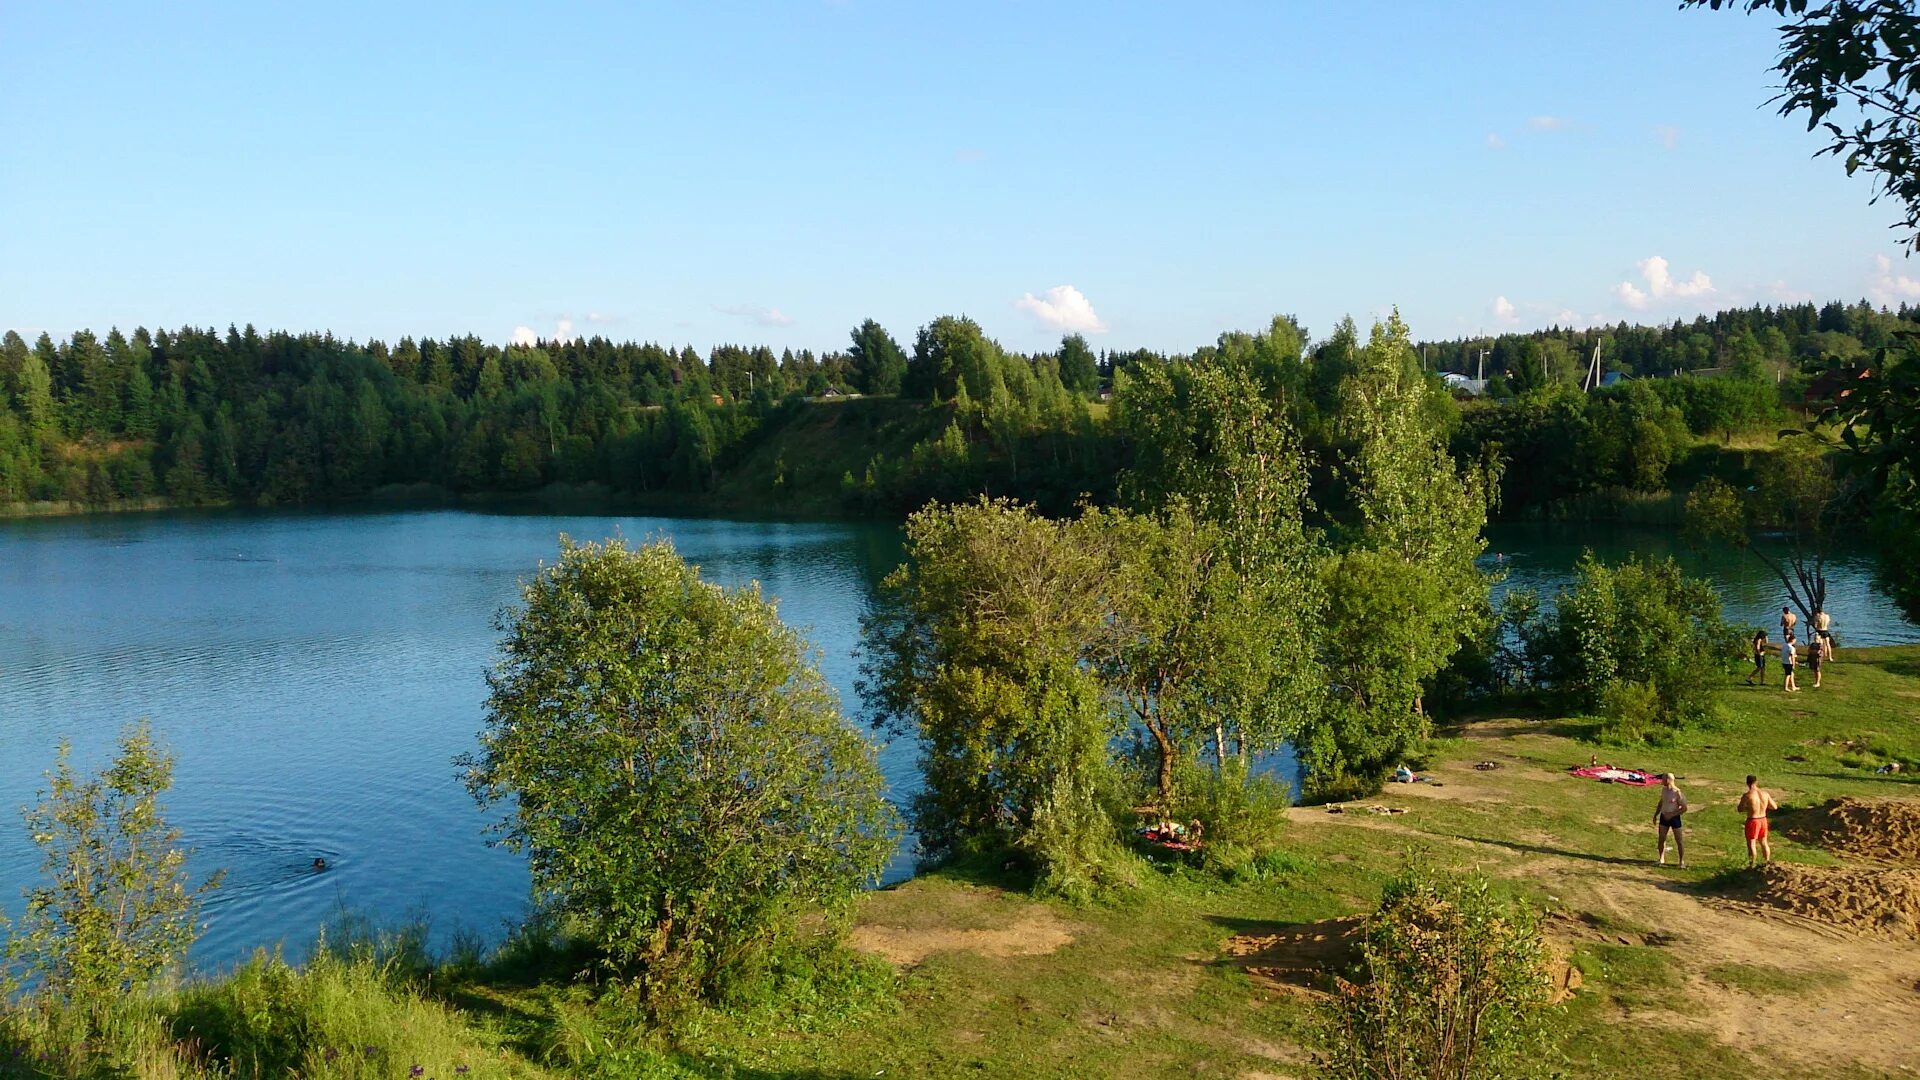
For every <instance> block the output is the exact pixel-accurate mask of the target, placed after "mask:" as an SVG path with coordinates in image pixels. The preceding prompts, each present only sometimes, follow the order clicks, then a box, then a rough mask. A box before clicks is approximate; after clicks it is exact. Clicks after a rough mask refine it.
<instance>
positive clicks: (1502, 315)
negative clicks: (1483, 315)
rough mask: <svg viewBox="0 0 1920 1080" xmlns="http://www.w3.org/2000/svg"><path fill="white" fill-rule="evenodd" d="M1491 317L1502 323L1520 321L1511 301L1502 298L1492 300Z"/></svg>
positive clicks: (1497, 297)
mask: <svg viewBox="0 0 1920 1080" xmlns="http://www.w3.org/2000/svg"><path fill="white" fill-rule="evenodd" d="M1493 317H1494V319H1495V320H1496V321H1499V322H1503V323H1510V322H1518V321H1520V317H1519V315H1517V314H1515V312H1514V310H1513V301H1511V300H1509V299H1507V298H1506V297H1504V296H1496V297H1494V298H1493Z"/></svg>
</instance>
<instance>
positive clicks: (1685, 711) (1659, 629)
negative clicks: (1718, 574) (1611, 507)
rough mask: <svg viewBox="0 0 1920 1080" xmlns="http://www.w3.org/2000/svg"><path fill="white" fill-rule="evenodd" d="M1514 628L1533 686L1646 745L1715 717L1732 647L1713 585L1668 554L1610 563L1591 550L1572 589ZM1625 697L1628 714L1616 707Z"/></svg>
mask: <svg viewBox="0 0 1920 1080" xmlns="http://www.w3.org/2000/svg"><path fill="white" fill-rule="evenodd" d="M1520 632H1521V636H1522V638H1523V639H1524V640H1525V642H1526V650H1527V663H1528V666H1529V669H1530V670H1529V674H1530V675H1531V677H1532V678H1533V680H1534V681H1535V682H1536V683H1537V684H1539V685H1541V686H1543V687H1546V688H1549V689H1551V690H1553V691H1555V692H1556V693H1557V694H1558V695H1559V696H1560V698H1561V700H1562V702H1563V703H1564V704H1565V706H1566V707H1568V708H1571V709H1575V710H1579V711H1583V712H1587V713H1590V714H1591V713H1602V714H1604V715H1606V717H1607V719H1608V720H1610V721H1611V722H1612V724H1613V727H1614V730H1615V734H1617V735H1619V736H1621V737H1623V738H1629V739H1634V738H1638V739H1645V740H1647V741H1653V742H1659V741H1663V740H1664V739H1666V738H1668V737H1669V736H1670V735H1671V733H1672V732H1673V731H1674V730H1675V729H1677V728H1681V727H1685V726H1687V725H1690V724H1696V723H1699V722H1701V721H1703V720H1705V719H1707V718H1708V717H1710V716H1712V715H1713V714H1714V711H1715V709H1716V708H1717V706H1716V704H1715V699H1714V694H1715V691H1716V690H1717V689H1718V688H1719V686H1720V684H1721V681H1722V680H1723V679H1724V677H1725V674H1726V671H1727V666H1728V664H1729V663H1730V662H1731V661H1732V660H1733V658H1734V656H1735V654H1736V653H1737V652H1738V650H1739V643H1738V642H1737V641H1736V640H1735V635H1734V633H1733V631H1732V630H1730V629H1729V628H1728V627H1727V625H1726V624H1725V623H1724V622H1723V621H1722V620H1721V617H1720V598H1719V597H1718V596H1717V595H1716V594H1715V593H1714V591H1713V586H1711V585H1710V584H1708V583H1707V582H1705V581H1702V580H1699V579H1697V578H1689V577H1687V576H1685V575H1684V574H1682V573H1681V572H1680V567H1679V565H1678V564H1677V563H1675V562H1674V561H1673V560H1672V559H1670V558H1669V559H1665V560H1661V561H1649V560H1642V559H1640V558H1637V557H1635V558H1630V559H1628V560H1627V561H1626V562H1624V563H1621V564H1619V565H1617V566H1608V565H1606V564H1605V563H1602V562H1600V561H1599V560H1598V559H1596V558H1594V557H1593V554H1592V553H1591V552H1589V553H1587V554H1586V555H1585V556H1583V557H1582V558H1581V560H1580V562H1579V564H1578V565H1577V566H1576V567H1575V568H1574V581H1573V584H1572V586H1571V587H1569V588H1563V589H1561V590H1560V592H1559V593H1558V595H1557V596H1556V597H1555V602H1554V604H1553V606H1552V609H1551V610H1550V611H1536V612H1535V613H1533V615H1532V617H1531V618H1529V619H1528V620H1527V621H1526V622H1525V623H1524V624H1523V625H1522V627H1521V628H1520ZM1629 702H1631V703H1632V704H1633V705H1635V706H1636V709H1635V710H1633V711H1629V710H1627V709H1625V708H1623V707H1621V706H1624V705H1625V704H1627V703H1629ZM1641 706H1644V707H1645V711H1644V713H1643V712H1641V711H1639V707H1641Z"/></svg>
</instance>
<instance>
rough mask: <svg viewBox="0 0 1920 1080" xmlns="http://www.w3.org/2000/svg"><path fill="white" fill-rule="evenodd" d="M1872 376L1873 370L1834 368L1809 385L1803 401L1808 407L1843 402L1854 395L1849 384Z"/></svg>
mask: <svg viewBox="0 0 1920 1080" xmlns="http://www.w3.org/2000/svg"><path fill="white" fill-rule="evenodd" d="M1872 374H1873V369H1872V368H1868V367H1857V368H1833V369H1831V370H1828V371H1823V372H1821V373H1820V374H1819V375H1816V376H1814V379H1813V381H1812V382H1810V383H1808V384H1807V392H1806V394H1805V395H1804V396H1803V397H1802V398H1801V400H1802V401H1804V402H1805V403H1806V404H1808V405H1820V404H1824V403H1826V402H1829V401H1833V402H1838V401H1843V400H1845V399H1846V397H1847V396H1848V395H1849V394H1852V393H1853V387H1852V386H1850V385H1848V384H1850V383H1856V382H1859V381H1860V380H1861V379H1865V378H1868V377H1869V376H1871V375H1872Z"/></svg>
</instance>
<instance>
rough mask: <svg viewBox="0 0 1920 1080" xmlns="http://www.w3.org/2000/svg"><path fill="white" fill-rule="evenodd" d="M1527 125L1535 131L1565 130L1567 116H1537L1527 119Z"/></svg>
mask: <svg viewBox="0 0 1920 1080" xmlns="http://www.w3.org/2000/svg"><path fill="white" fill-rule="evenodd" d="M1527 126H1528V127H1530V128H1532V129H1533V130H1535V131H1565V130H1566V128H1567V118H1566V117H1564V116H1535V117H1532V118H1530V119H1529V120H1528V121H1527Z"/></svg>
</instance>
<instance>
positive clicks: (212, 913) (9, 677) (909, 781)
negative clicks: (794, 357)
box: [0, 511, 1920, 966]
mask: <svg viewBox="0 0 1920 1080" xmlns="http://www.w3.org/2000/svg"><path fill="white" fill-rule="evenodd" d="M561 533H567V534H570V535H572V536H574V537H575V538H577V539H599V538H602V537H606V536H610V535H615V534H619V535H623V536H625V537H627V538H628V539H629V540H632V541H640V540H645V539H649V538H653V537H656V536H666V537H670V538H672V539H673V541H674V542H675V544H676V545H677V546H678V547H679V549H680V551H681V553H682V554H684V555H685V556H686V557H688V558H689V559H691V560H692V561H694V562H697V563H699V564H700V565H701V566H702V568H703V570H704V571H705V572H706V573H707V574H708V575H709V576H710V577H712V578H714V579H716V580H719V581H722V582H725V583H729V584H739V583H744V582H746V581H749V580H758V581H760V582H761V583H762V585H763V586H764V587H765V588H766V591H767V592H768V593H769V594H770V595H772V596H774V597H777V598H778V599H779V601H780V609H781V613H782V615H783V616H784V617H785V618H786V619H787V620H788V621H789V622H792V623H794V624H796V625H799V626H803V627H806V628H808V631H809V633H810V635H811V637H812V639H813V641H814V643H815V644H816V645H817V646H818V648H819V649H820V651H821V654H822V666H823V668H824V670H825V673H826V675H827V677H828V679H829V680H830V681H831V682H832V683H833V685H834V686H836V687H837V688H838V689H839V690H840V693H841V696H842V699H843V703H844V704H845V706H846V707H847V710H848V712H849V714H850V715H855V716H857V715H858V712H859V702H858V698H857V697H856V695H855V694H854V690H853V684H854V680H855V678H856V675H857V669H858V661H857V659H856V658H855V656H854V649H855V646H856V644H857V640H858V634H859V618H860V615H861V613H862V612H863V611H864V610H865V609H866V608H867V606H868V605H869V604H871V603H872V602H873V596H874V588H875V585H876V584H877V582H878V581H879V579H880V578H881V577H882V576H884V575H885V574H886V572H887V571H888V570H890V569H891V568H892V567H893V566H894V565H895V564H896V563H897V562H898V560H899V557H900V533H899V530H898V529H896V528H894V527H892V526H887V525H871V524H848V523H816V524H788V523H772V522H739V521H718V520H705V519H667V518H645V517H566V516H545V515H502V514H480V513H467V512H461V511H434V512H402V513H378V514H337V513H334V514H320V513H312V514H304V513H286V514H247V513H206V514H189V513H167V514H151V515H146V514H140V515H132V514H130V515H116V516H101V517H85V518H62V519H49V520H31V521H4V522H0V811H4V813H0V910H7V911H14V910H17V909H18V907H19V899H18V898H19V892H20V889H21V888H22V887H23V886H24V885H25V884H27V883H28V882H29V881H31V880H33V879H34V877H35V875H36V874H37V872H38V871H37V861H36V853H35V851H34V849H33V848H32V846H31V845H30V844H29V843H28V841H27V837H26V835H25V832H24V830H23V829H22V828H21V826H20V824H19V818H18V816H17V815H16V814H15V813H14V808H15V807H18V806H20V805H22V804H25V803H27V802H30V801H32V800H33V799H34V797H35V794H36V792H37V791H38V790H39V788H40V786H41V784H42V773H43V771H44V770H45V769H46V768H47V767H48V766H49V765H50V764H51V762H52V759H53V752H54V745H55V743H56V742H57V741H58V740H59V739H61V738H63V737H65V738H68V739H70V740H72V742H73V744H74V750H75V759H76V763H77V764H79V765H80V766H82V767H83V768H87V769H92V768H95V767H97V766H98V765H99V764H100V763H101V762H102V761H103V760H104V759H105V758H106V756H107V754H108V753H109V752H110V750H111V747H112V743H113V739H114V737H115V735H116V734H117V732H118V730H119V728H120V726H121V725H122V724H123V723H125V722H127V721H130V720H134V719H137V718H140V717H147V718H149V719H150V720H151V721H152V722H153V724H154V726H155V727H156V728H157V729H159V730H160V731H161V732H162V733H163V735H164V737H165V738H166V740H167V742H168V743H169V744H170V745H171V747H172V749H173V751H174V752H175V754H176V756H177V759H178V765H177V770H176V773H175V787H174V791H173V792H172V794H171V795H170V797H169V799H168V807H169V814H170V817H171V819H172V820H173V821H174V822H175V823H176V824H177V825H179V826H180V827H181V828H182V829H183V830H184V832H185V834H186V837H187V840H188V842H189V843H190V844H192V845H193V846H194V847H195V848H196V849H197V850H196V854H195V856H194V860H193V866H194V868H195V869H196V870H198V871H205V870H210V869H212V868H214V867H224V868H225V869H226V871H227V880H226V885H225V887H224V888H222V889H221V890H220V891H219V892H218V893H216V894H215V896H214V898H213V899H212V901H211V902H210V903H209V905H208V908H207V911H206V918H207V922H208V929H207V933H206V935H205V937H204V938H203V939H202V940H201V943H200V945H199V947H198V949H197V951H196V954H195V958H196V961H197V962H198V963H200V964H201V965H203V966H219V965H224V964H228V963H231V962H233V961H234V960H236V959H239V958H241V957H244V956H245V955H246V954H247V953H249V952H250V951H251V950H252V949H253V948H255V947H257V946H262V945H272V944H274V943H277V942H284V943H285V945H286V946H287V948H288V951H289V952H290V953H292V954H294V955H298V954H299V953H300V952H301V951H302V950H303V949H304V947H305V945H306V944H307V943H308V942H310V941H311V940H312V937H313V934H314V932H315V930H316V928H317V927H319V926H320V925H321V924H322V922H323V921H325V920H326V919H327V918H328V917H329V916H330V915H332V914H333V913H335V912H337V911H338V910H340V909H342V908H347V909H352V910H354V911H356V912H359V913H362V914H365V915H368V916H371V917H373V918H374V919H376V920H380V921H386V922H394V921H398V920H401V919H404V918H408V917H413V916H425V917H427V918H429V919H430V921H431V923H432V925H433V927H434V929H435V931H436V934H440V935H444V934H445V933H447V932H449V931H450V930H452V929H453V928H455V927H456V926H459V927H465V928H468V929H471V930H474V931H477V932H480V933H481V934H483V935H486V936H494V935H497V934H498V932H499V931H500V929H501V928H502V927H503V926H504V925H505V924H506V923H507V922H508V921H510V920H514V919H516V918H518V917H520V916H521V915H523V914H524V911H525V904H526V887H527V881H526V873H525V870H524V867H523V866H522V864H521V863H520V861H519V860H518V859H517V858H515V857H514V856H511V855H509V854H507V853H505V852H502V851H498V850H495V849H491V848H488V847H487V846H486V845H485V843H484V839H483V836H482V832H481V829H482V826H483V825H484V824H485V819H484V818H483V817H482V815H481V813H480V811H479V810H478V809H477V808H476V807H475V805H474V804H473V801H472V800H471V799H470V798H469V797H468V795H467V793H466V791H465V789H464V788H463V787H462V786H461V784H460V780H459V778H458V776H457V775H456V771H455V769H454V766H453V764H452V759H453V758H454V756H455V755H457V754H459V753H462V752H464V751H466V750H468V749H470V748H471V747H472V746H473V740H474V736H475V733H476V732H477V730H478V728H479V724H480V718H481V704H482V701H483V699H484V697H485V693H486V688H485V684H484V682H483V680H482V676H483V673H484V672H485V671H486V669H487V667H488V666H489V664H490V663H491V661H492V658H493V654H494V648H495V645H496V643H497V641H498V639H499V634H498V632H497V631H496V630H495V628H494V625H493V618H494V615H495V614H496V613H497V612H498V611H499V610H501V609H502V608H503V607H505V606H507V605H509V604H511V603H512V602H513V601H514V600H515V598H516V595H517V585H518V582H519V581H521V580H522V579H523V578H525V577H526V576H528V575H530V574H531V573H532V572H533V571H534V569H535V568H536V566H537V565H538V564H539V563H540V561H541V560H543V559H545V560H551V559H552V558H553V557H554V556H555V554H556V552H557V536H558V535H559V534H561ZM1489 540H1490V548H1489V557H1488V565H1490V566H1491V565H1495V564H1496V563H1495V557H1494V555H1493V554H1492V553H1493V552H1494V551H1498V552H1499V553H1500V554H1501V555H1504V556H1505V559H1504V560H1503V561H1499V562H1498V565H1499V566H1501V567H1503V568H1504V569H1506V571H1507V572H1508V585H1507V587H1513V586H1531V587H1538V588H1542V589H1543V590H1544V591H1551V589H1552V587H1553V586H1555V585H1556V584H1558V583H1559V582H1561V581H1564V580H1565V579H1566V575H1567V569H1568V567H1570V566H1571V565H1572V563H1573V561H1574V560H1575V559H1576V558H1577V557H1578V554H1579V551H1580V549H1581V548H1582V547H1583V546H1592V547H1595V548H1596V549H1597V550H1598V551H1599V552H1600V553H1601V554H1602V555H1603V556H1608V557H1613V556H1617V555H1619V554H1622V553H1623V552H1625V551H1629V550H1641V551H1649V552H1653V553H1664V552H1666V551H1667V550H1669V549H1672V548H1674V544H1673V541H1672V539H1671V536H1670V535H1669V534H1665V533H1660V532H1657V531H1646V530H1618V529H1615V530H1608V529H1599V528H1595V527H1590V526H1589V527H1581V528H1579V529H1566V528H1558V529H1556V528H1544V527H1518V526H1502V527H1496V528H1494V529H1492V530H1491V531H1490V534H1489ZM1687 558H1688V561H1689V562H1690V565H1691V566H1692V568H1693V569H1694V570H1695V572H1704V573H1708V574H1711V575H1712V576H1713V577H1714V579H1715V580H1716V581H1717V582H1719V583H1720V585H1721V587H1722V591H1723V595H1724V596H1725V598H1726V600H1727V603H1728V607H1729V615H1730V616H1731V617H1734V618H1736V619H1739V620H1742V621H1748V622H1753V623H1754V624H1756V625H1761V624H1765V623H1767V622H1768V620H1769V619H1770V617H1771V613H1777V612H1778V610H1779V606H1780V603H1781V599H1780V597H1779V589H1778V585H1777V583H1770V581H1769V580H1768V579H1766V578H1765V577H1764V575H1763V573H1762V572H1761V571H1759V570H1758V566H1757V564H1756V563H1754V562H1753V561H1752V560H1751V559H1750V558H1746V557H1744V556H1737V555H1734V556H1729V555H1727V554H1725V553H1723V555H1721V556H1717V557H1715V558H1710V559H1705V560H1701V559H1695V558H1692V557H1691V556H1688V557H1687ZM1866 566H1867V564H1866V562H1865V561H1864V558H1863V556H1861V555H1860V554H1859V553H1843V554H1842V556H1841V558H1840V559H1839V560H1838V561H1837V562H1836V564H1835V574H1834V577H1835V581H1836V585H1835V592H1834V600H1833V603H1832V605H1831V606H1832V608H1833V610H1834V613H1835V620H1836V621H1835V629H1836V633H1837V634H1838V636H1839V637H1840V639H1841V641H1842V645H1843V647H1844V646H1845V645H1846V644H1886V643H1891V642H1898V641H1916V640H1920V629H1916V628H1915V627H1913V626H1912V625H1911V624H1908V623H1906V622H1905V621H1904V620H1902V619H1900V618H1899V616H1898V615H1897V614H1896V613H1895V612H1894V611H1893V609H1892V608H1891V606H1890V605H1889V604H1888V603H1887V601H1886V600H1885V599H1884V597H1880V596H1879V595H1878V594H1877V593H1875V592H1874V591H1873V589H1872V587H1871V585H1870V581H1869V575H1868V573H1867V569H1866ZM881 765H882V768H883V771H884V772H885V773H886V775H887V778H888V781H889V783H890V784H891V785H892V786H893V789H894V793H895V796H896V797H901V796H904V795H905V794H907V793H910V792H911V791H912V790H913V788H914V786H915V780H916V777H915V772H914V768H913V748H912V746H911V745H910V744H908V743H906V742H905V741H895V742H892V743H889V744H884V745H883V746H882V749H881ZM1285 765H1286V763H1284V762H1283V763H1280V767H1282V768H1284V767H1285ZM315 857H321V858H325V859H326V860H327V861H328V862H329V863H330V864H331V867H332V868H331V869H329V870H328V871H326V872H324V873H315V872H313V871H312V870H311V864H312V861H313V859H314V858H315ZM910 872H911V858H910V853H909V852H906V851H903V852H902V853H901V854H900V855H899V856H898V857H897V858H896V860H895V863H894V865H893V867H892V869H891V870H890V872H889V873H890V876H891V877H894V878H898V877H902V876H905V875H906V874H908V873H910Z"/></svg>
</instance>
